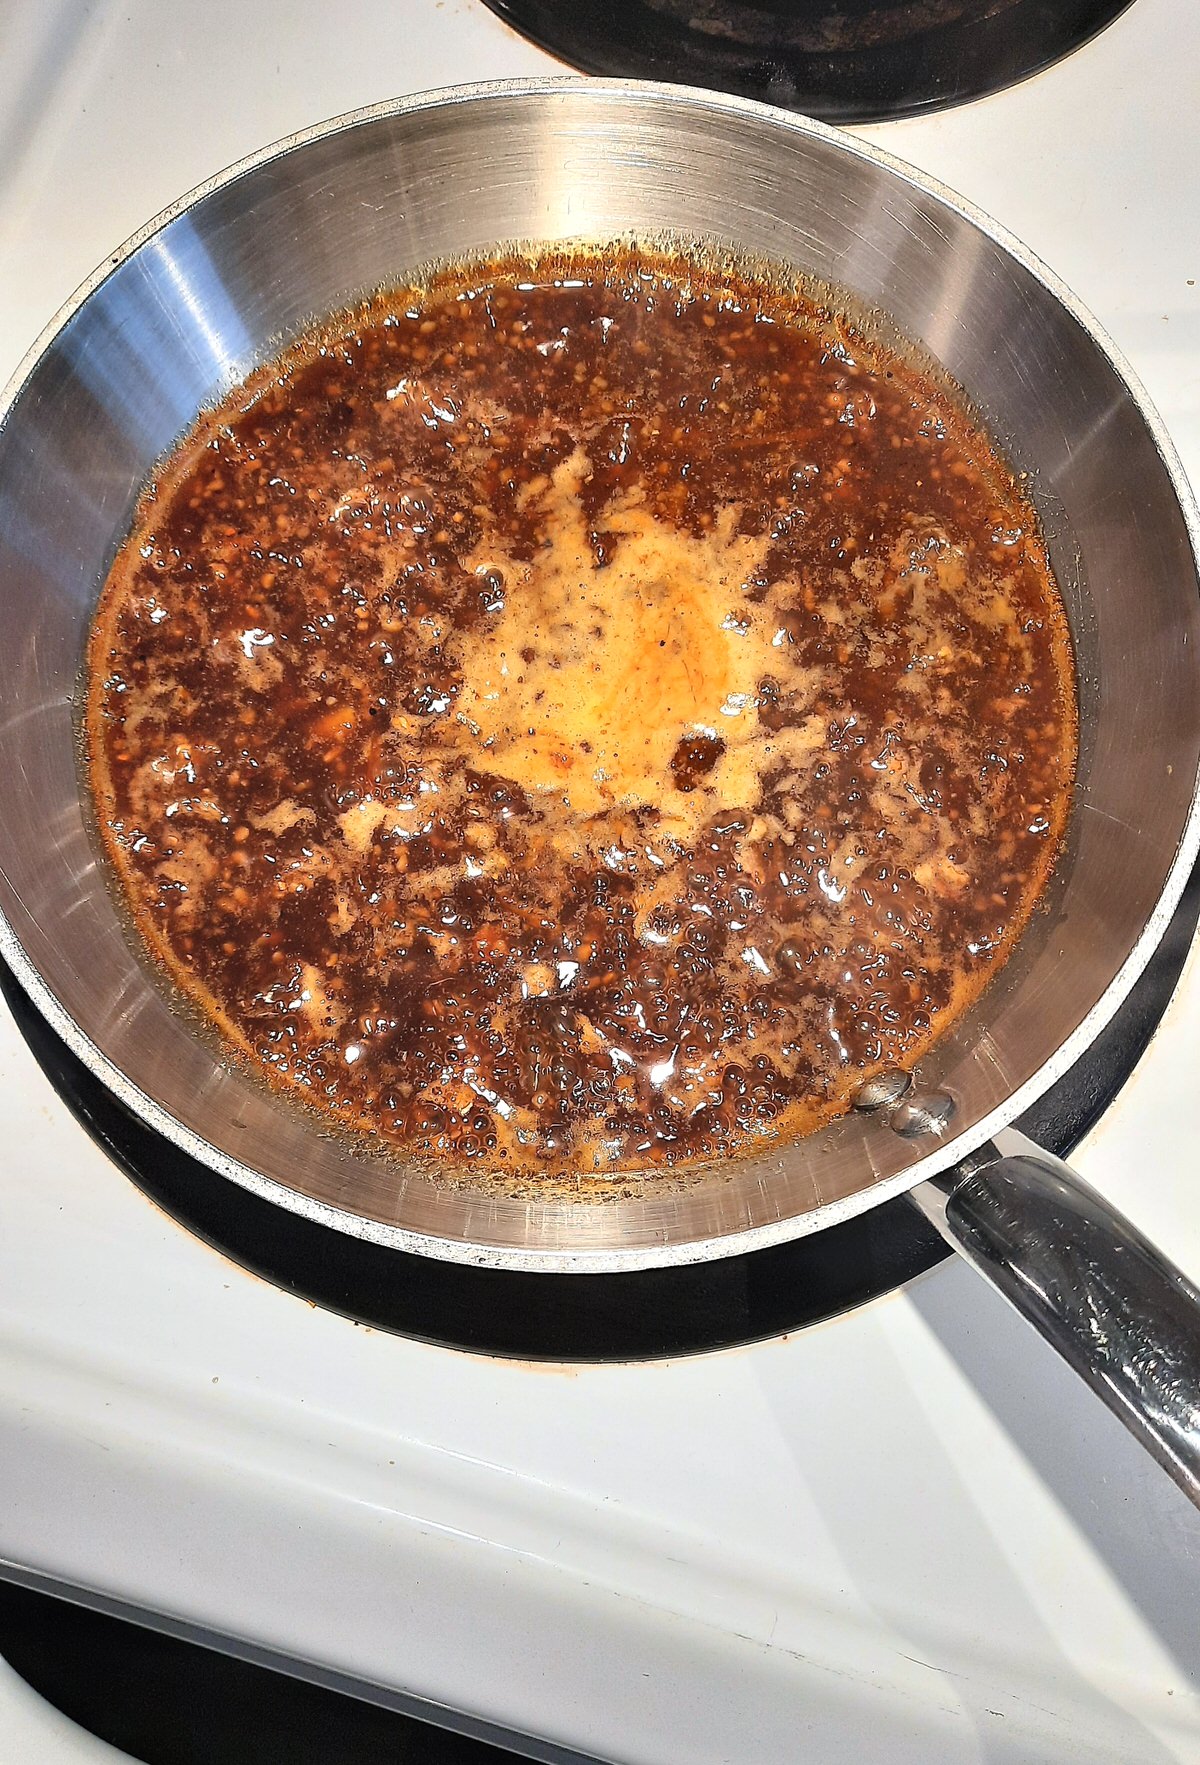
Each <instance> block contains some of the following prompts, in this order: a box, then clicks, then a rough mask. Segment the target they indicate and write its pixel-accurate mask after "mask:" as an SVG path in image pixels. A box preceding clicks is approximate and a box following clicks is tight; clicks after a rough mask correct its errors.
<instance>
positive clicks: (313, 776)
mask: <svg viewBox="0 0 1200 1765" xmlns="http://www.w3.org/2000/svg"><path fill="white" fill-rule="evenodd" d="M88 736H89V741H88V748H89V764H90V768H91V777H92V781H93V786H94V792H95V797H96V802H97V808H98V816H99V822H100V826H101V829H102V833H103V837H104V841H105V844H106V847H107V850H108V854H109V856H110V858H111V860H112V863H113V866H114V868H115V871H116V875H117V878H118V879H119V884H120V887H121V889H122V891H123V893H124V895H125V898H126V900H127V902H128V905H129V908H130V910H131V914H132V917H133V920H134V922H135V924H136V926H137V928H138V930H139V933H140V935H141V936H142V938H143V939H144V940H145V943H146V944H147V946H148V947H149V949H150V950H151V951H152V952H153V954H154V956H155V957H156V958H157V959H158V960H159V961H160V962H161V963H162V964H163V965H164V966H165V968H166V969H167V970H168V971H169V974H170V975H171V977H172V978H173V980H174V981H175V982H176V983H177V984H178V985H179V986H181V987H182V988H183V989H184V991H185V992H186V993H187V994H188V996H189V997H190V999H191V1000H192V1001H193V1003H195V1004H197V1005H198V1006H199V1007H200V1009H201V1010H202V1011H203V1012H204V1013H205V1014H206V1015H207V1016H208V1017H209V1018H210V1019H211V1020H212V1021H213V1022H215V1023H216V1025H217V1026H219V1028H220V1030H221V1031H222V1032H223V1033H224V1034H225V1036H226V1037H227V1038H229V1040H230V1042H231V1043H232V1044H234V1045H235V1046H236V1047H237V1048H238V1049H239V1050H240V1051H241V1052H242V1054H244V1055H245V1056H248V1057H249V1058H250V1059H251V1060H253V1061H254V1062H256V1063H257V1064H258V1065H259V1066H260V1067H261V1068H262V1070H263V1071H264V1072H265V1073H266V1074H267V1075H269V1077H270V1078H271V1079H272V1080H273V1081H274V1082H276V1083H278V1084H281V1085H286V1086H290V1087H294V1088H296V1089H298V1090H299V1091H300V1092H302V1093H303V1095H304V1096H305V1097H306V1098H307V1099H309V1100H310V1102H311V1103H313V1104H314V1105H317V1106H319V1107H320V1108H321V1109H322V1110H323V1111H325V1112H328V1113H329V1114H331V1115H332V1116H334V1117H336V1118H337V1119H338V1120H340V1121H342V1122H344V1123H345V1124H347V1125H348V1126H350V1127H352V1128H354V1129H355V1130H358V1131H366V1132H367V1133H369V1134H371V1135H372V1136H377V1137H380V1138H381V1139H382V1140H383V1141H384V1142H387V1143H390V1144H392V1145H394V1146H396V1147H398V1148H403V1149H404V1150H406V1151H407V1152H409V1153H415V1154H421V1155H427V1156H428V1157H430V1158H431V1159H434V1160H436V1161H437V1162H438V1163H439V1164H440V1165H441V1166H442V1167H443V1168H445V1169H449V1170H451V1171H452V1170H453V1168H454V1167H455V1166H456V1165H458V1166H461V1165H464V1164H470V1165H473V1166H475V1167H477V1168H485V1169H497V1170H509V1171H521V1172H523V1173H529V1172H535V1171H538V1170H544V1171H549V1172H561V1171H563V1170H567V1169H570V1170H574V1171H577V1172H580V1173H584V1174H600V1175H602V1174H604V1173H606V1172H610V1171H621V1170H627V1169H630V1168H641V1167H647V1166H655V1165H658V1166H672V1165H677V1164H679V1163H680V1162H682V1161H686V1160H692V1159H697V1158H704V1157H712V1156H714V1155H718V1154H726V1153H734V1152H737V1151H741V1150H745V1149H747V1148H748V1147H750V1146H751V1145H753V1144H754V1143H756V1142H758V1141H760V1140H761V1139H762V1138H763V1137H764V1136H775V1137H781V1136H792V1135H796V1134H799V1133H801V1132H804V1131H806V1130H808V1129H810V1128H812V1127H814V1126H816V1125H818V1124H819V1123H821V1122H823V1121H824V1120H826V1119H828V1118H829V1117H830V1116H832V1115H834V1114H836V1113H838V1112H839V1111H841V1110H843V1109H845V1108H846V1106H847V1104H848V1101H849V1098H850V1096H851V1094H852V1092H853V1090H854V1089H855V1088H856V1087H857V1085H858V1084H860V1083H861V1082H862V1080H863V1078H864V1077H865V1076H867V1075H868V1074H869V1073H871V1072H872V1071H874V1070H876V1069H878V1068H879V1067H881V1066H893V1065H901V1066H908V1065H911V1064H912V1063H913V1061H914V1060H915V1059H916V1058H917V1057H918V1056H919V1055H920V1054H921V1053H922V1051H923V1050H924V1049H925V1048H926V1047H927V1046H928V1045H929V1043H930V1041H931V1039H932V1038H933V1037H934V1036H935V1035H936V1034H937V1033H938V1032H939V1031H940V1030H942V1029H944V1027H945V1026H946V1025H947V1024H948V1023H950V1022H951V1021H952V1020H953V1018H954V1017H955V1016H956V1015H957V1014H958V1013H959V1012H961V1011H962V1010H963V1009H964V1008H965V1006H967V1005H968V1004H969V1003H970V1002H971V1001H972V1000H973V999H974V997H975V996H976V995H977V994H978V992H979V991H980V989H981V988H982V987H983V986H984V985H985V984H986V982H987V981H988V980H989V978H990V977H991V976H992V975H993V974H994V973H995V972H996V969H997V967H998V966H999V965H1000V963H1002V962H1003V960H1004V958H1005V956H1006V955H1007V953H1008V951H1009V949H1010V947H1011V945H1012V943H1013V941H1014V939H1015V938H1016V936H1017V934H1018V933H1019V932H1020V930H1021V928H1022V926H1023V925H1024V924H1025V922H1026V920H1027V919H1028V916H1029V913H1030V910H1031V908H1032V907H1033V905H1034V902H1035V901H1036V898H1037V896H1038V893H1039V891H1040V890H1041V888H1042V886H1043V884H1044V882H1045V880H1046V877H1047V875H1048V873H1049V870H1050V868H1051V865H1052V863H1053V860H1054V857H1055V853H1056V850H1057V847H1058V844H1059V841H1060V838H1061V835H1062V830H1063V826H1064V821H1065V818H1066V812H1067V805H1068V799H1069V794H1070V787H1071V782H1072V772H1073V765H1074V755H1075V724H1074V694H1073V684H1072V672H1071V657H1070V649H1069V643H1068V639H1067V634H1066V625H1065V619H1064V615H1063V611H1062V607H1061V604H1060V602H1059V599H1058V595H1057V592H1056V589H1055V585H1054V582H1053V579H1052V576H1051V574H1050V571H1049V568H1048V565H1047V562H1046V558H1045V554H1044V551H1043V548H1042V544H1041V540H1040V538H1039V535H1038V532H1037V529H1036V525H1035V523H1034V521H1033V518H1032V516H1031V513H1030V510H1029V508H1028V506H1027V504H1026V501H1025V499H1024V497H1023V495H1022V494H1021V491H1020V489H1019V487H1018V486H1017V485H1016V484H1015V483H1014V481H1013V478H1012V475H1011V473H1010V472H1009V471H1008V469H1007V468H1006V467H1005V465H1004V463H1003V462H1002V460H1001V459H1000V458H999V457H998V456H997V454H996V452H995V451H994V449H993V447H992V446H991V444H990V443H989V441H988V439H987V437H986V436H985V435H984V434H983V433H981V431H980V430H979V429H978V427H977V426H975V425H974V424H973V423H972V422H971V421H970V420H968V418H967V417H966V416H965V415H964V414H963V413H962V411H961V410H960V409H959V408H958V406H957V405H956V403H955V401H954V399H953V397H952V396H951V395H950V394H948V393H947V392H946V391H945V389H944V388H943V387H941V386H940V385H939V384H938V383H937V382H935V380H934V379H933V378H932V377H931V376H927V375H925V374H924V373H923V372H922V371H920V370H919V369H918V368H917V367H915V366H913V365H912V364H911V362H910V361H909V360H908V358H907V357H903V358H902V356H901V354H900V353H899V352H897V351H896V350H894V349H890V348H888V347H885V346H884V345H882V344H881V343H879V342H877V341H876V342H872V341H870V340H869V339H868V338H867V337H866V336H864V335H863V334H862V333H861V331H860V330H859V329H857V328H856V326H855V324H854V323H853V322H852V321H851V319H849V318H848V317H846V316H845V315H838V314H837V313H835V312H833V311H831V310H830V309H826V308H821V307H818V306H816V305H815V304H813V303H812V302H810V301H809V300H808V299H806V298H805V297H803V296H801V295H799V294H797V293H796V292H795V291H794V290H793V291H785V290H773V289H771V288H770V287H768V286H765V285H759V284H758V283H757V282H754V283H751V282H749V281H743V280H741V279H739V277H738V276H736V275H731V274H730V273H729V272H728V270H719V269H717V268H716V267H712V266H710V267H707V268H706V267H705V266H704V265H703V264H702V263H700V262H691V261H686V260H684V259H682V258H674V257H670V256H664V255H655V254H650V253H646V252H640V251H636V250H634V249H633V248H630V249H629V250H628V251H625V252H623V253H615V254H614V252H612V251H611V250H610V251H606V252H605V253H604V254H603V256H601V255H600V254H599V253H589V252H586V251H582V250H581V251H579V252H575V253H571V254H569V255H559V256H556V257H553V258H543V259H541V260H540V261H532V260H531V261H524V260H520V261H518V260H516V259H513V260H506V261H499V262H497V261H492V262H487V263H482V262H481V263H476V264H472V265H468V266H466V267H462V266H460V267H459V268H458V269H456V270H454V271H447V272H445V273H444V274H440V275H438V276H436V277H434V278H432V279H431V280H429V281H428V283H427V284H425V285H424V286H421V287H420V288H413V289H409V290H405V291H402V292H400V293H398V294H392V295H390V296H388V297H386V298H383V297H381V298H379V299H377V300H375V301H373V302H371V303H369V304H368V305H365V306H364V307H362V308H361V309H360V310H358V311H356V312H354V313H353V314H350V315H347V316H345V317H344V318H343V319H342V320H341V321H339V322H337V323H335V324H333V325H327V326H325V327H323V328H322V329H321V330H320V332H314V333H313V334H312V335H311V336H309V337H307V338H305V339H304V340H302V341H301V342H300V343H298V344H297V345H295V346H294V347H293V348H292V349H290V350H289V351H288V353H287V354H286V355H284V356H283V357H281V358H280V359H279V360H278V361H277V362H275V363H274V364H273V365H272V366H271V367H269V368H268V369H265V370H263V371H262V372H260V373H259V374H257V375H256V376H255V377H254V379H253V380H252V381H250V382H249V383H248V384H247V385H246V386H244V387H242V388H240V389H239V390H238V391H237V392H236V393H234V394H233V395H231V396H230V397H229V398H228V399H227V400H226V402H225V403H224V404H223V405H222V406H221V407H220V408H219V409H218V410H216V411H214V412H212V413H211V414H209V415H207V416H206V417H205V418H204V419H203V420H202V422H201V423H200V424H199V426H198V427H197V428H196V430H195V431H194V432H193V433H192V435H191V436H189V437H188V439H187V440H186V442H185V443H184V444H183V445H182V447H181V448H180V449H179V450H178V452H177V454H176V455H175V457H174V458H173V459H171V460H170V462H169V463H168V464H167V465H166V466H165V467H164V468H163V470H162V471H161V473H160V474H159V477H158V480H157V482H156V484H154V485H153V486H151V487H150V489H149V490H148V491H147V493H146V495H145V497H144V498H143V500H142V503H141V505H140V507H139V510H138V512H137V517H136V521H135V525H134V528H133V531H132V533H131V535H130V537H129V539H128V541H127V543H126V545H125V546H124V548H123V550H122V551H121V553H120V555H119V557H118V558H117V561H116V563H115V565H114V567H113V570H112V573H111V576H110V579H109V581H108V583H107V586H106V588H105V590H104V593H103V596H102V599H101V602H100V606H99V610H98V613H97V617H96V624H95V628H94V632H93V638H92V644H91V652H90V675H89V697H88Z"/></svg>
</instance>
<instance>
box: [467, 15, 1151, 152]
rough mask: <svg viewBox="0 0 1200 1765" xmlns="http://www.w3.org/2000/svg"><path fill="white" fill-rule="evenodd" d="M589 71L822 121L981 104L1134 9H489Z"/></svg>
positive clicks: (880, 117) (870, 119)
mask: <svg viewBox="0 0 1200 1765" xmlns="http://www.w3.org/2000/svg"><path fill="white" fill-rule="evenodd" d="M484 3H485V4H486V5H488V6H490V7H491V9H492V11H493V12H495V13H498V14H499V16H500V17H501V18H502V19H504V20H505V21H506V22H507V23H508V24H510V25H512V26H513V27H514V28H515V29H516V30H518V31H520V32H521V33H522V34H523V35H524V36H526V37H529V38H531V39H532V40H533V42H535V43H536V44H538V45H539V47H540V48H542V49H546V50H549V52H550V54H551V55H557V56H559V57H560V58H561V59H562V60H563V61H566V62H569V63H570V64H571V66H572V67H578V68H582V69H583V71H584V72H585V73H591V74H615V75H618V76H622V77H633V78H637V79H650V80H678V81H681V82H683V83H685V84H687V85H690V86H710V87H713V88H715V89H716V90H717V91H721V92H737V93H740V94H741V95H742V96H743V97H746V98H761V99H765V100H766V102H767V103H769V104H781V105H786V106H787V107H788V108H789V109H791V110H800V111H804V112H805V113H806V114H807V115H809V116H818V117H824V118H825V120H826V121H827V122H836V123H856V122H879V121H882V120H883V119H885V118H887V117H896V116H905V115H909V114H911V113H912V112H915V111H922V110H941V109H943V108H944V107H945V106H947V105H950V104H961V103H963V102H964V100H966V99H969V98H982V97H983V96H984V95H985V94H987V93H989V92H998V91H999V90H1000V89H1001V88H1002V87H1004V86H1011V85H1012V84H1013V82H1014V81H1016V80H1023V79H1025V78H1026V76H1027V75H1029V74H1035V73H1038V72H1039V71H1040V70H1041V69H1042V68H1044V67H1049V65H1050V64H1051V62H1054V61H1058V60H1059V59H1060V58H1061V57H1062V56H1064V55H1067V54H1069V53H1070V51H1071V50H1072V49H1077V48H1078V47H1079V45H1080V44H1081V43H1086V42H1087V40H1088V38H1089V37H1093V36H1095V34H1096V32H1097V31H1099V30H1102V29H1103V27H1104V26H1105V25H1107V24H1109V23H1110V22H1111V21H1112V20H1113V19H1114V18H1116V16H1117V14H1118V13H1120V12H1123V11H1124V10H1125V8H1126V7H1127V6H1128V5H1129V4H1130V0H571V3H570V4H569V5H564V4H563V0H484Z"/></svg>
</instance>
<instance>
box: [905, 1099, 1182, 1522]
mask: <svg viewBox="0 0 1200 1765" xmlns="http://www.w3.org/2000/svg"><path fill="white" fill-rule="evenodd" d="M1003 1139H1004V1146H1003V1150H1001V1149H1000V1148H998V1147H995V1146H989V1147H985V1148H984V1149H983V1150H982V1152H979V1153H976V1154H975V1155H974V1157H973V1158H972V1159H970V1160H969V1161H967V1163H966V1164H965V1165H961V1166H959V1167H958V1168H957V1169H955V1170H952V1171H949V1172H947V1173H945V1174H944V1175H943V1176H940V1177H935V1178H932V1179H931V1180H930V1181H928V1182H925V1183H921V1184H918V1186H917V1188H916V1189H914V1190H913V1191H912V1196H913V1200H914V1201H915V1202H916V1203H917V1205H918V1206H919V1207H920V1209H921V1211H922V1212H923V1213H924V1214H925V1215H926V1216H927V1217H928V1218H929V1219H930V1220H931V1221H932V1223H933V1224H934V1225H935V1226H936V1227H937V1229H938V1231H939V1232H941V1234H942V1236H943V1237H944V1238H945V1239H946V1240H947V1241H948V1242H949V1243H950V1244H952V1245H953V1246H954V1248H955V1249H956V1250H958V1251H960V1252H961V1254H962V1255H963V1256H965V1257H966V1259H967V1261H968V1262H969V1263H971V1264H972V1265H973V1266H974V1268H976V1269H977V1270H978V1272H979V1273H980V1274H981V1275H983V1276H984V1278H985V1279H986V1280H988V1281H990V1282H991V1284H992V1286H993V1287H995V1288H996V1290H997V1291H998V1292H999V1293H1002V1294H1003V1296H1004V1298H1005V1299H1007V1300H1009V1301H1010V1303H1011V1304H1012V1305H1014V1306H1015V1307H1016V1309H1017V1310H1018V1311H1019V1312H1020V1313H1021V1316H1022V1317H1024V1318H1026V1319H1027V1320H1028V1322H1029V1323H1031V1324H1032V1325H1033V1327H1034V1329H1036V1330H1039V1331H1040V1332H1041V1334H1042V1335H1043V1336H1044V1337H1045V1338H1046V1340H1047V1342H1049V1343H1050V1344H1051V1346H1052V1347H1054V1348H1056V1349H1057V1350H1058V1352H1059V1354H1061V1355H1062V1357H1063V1359H1064V1360H1066V1361H1067V1362H1068V1363H1069V1365H1071V1366H1072V1367H1074V1369H1075V1371H1076V1372H1077V1373H1078V1374H1079V1375H1080V1376H1081V1377H1082V1378H1083V1379H1085V1380H1086V1381H1087V1383H1088V1384H1089V1385H1090V1386H1091V1388H1092V1390H1093V1391H1094V1392H1096V1394H1097V1395H1098V1396H1099V1397H1101V1398H1103V1400H1104V1402H1105V1403H1106V1404H1107V1405H1108V1407H1109V1409H1110V1410H1112V1411H1113V1413H1114V1414H1115V1415H1117V1416H1119V1417H1120V1418H1121V1420H1122V1421H1123V1422H1124V1424H1125V1426H1126V1427H1127V1428H1128V1429H1129V1430H1130V1432H1131V1433H1132V1434H1134V1435H1136V1436H1137V1438H1138V1439H1139V1440H1140V1441H1141V1443H1142V1445H1143V1446H1145V1447H1146V1448H1147V1449H1148V1450H1149V1451H1150V1452H1151V1453H1153V1455H1154V1457H1155V1458H1156V1459H1157V1460H1158V1462H1159V1464H1160V1465H1162V1466H1163V1468H1164V1469H1165V1470H1167V1471H1168V1472H1169V1473H1170V1474H1171V1476H1172V1477H1173V1478H1174V1479H1175V1481H1176V1483H1178V1485H1179V1487H1180V1488H1181V1489H1182V1490H1183V1492H1184V1494H1185V1495H1188V1496H1190V1498H1191V1499H1192V1501H1193V1502H1195V1503H1196V1505H1197V1506H1200V1292H1198V1291H1197V1289H1196V1288H1195V1287H1194V1286H1193V1285H1192V1283H1191V1282H1190V1281H1189V1280H1188V1279H1187V1277H1186V1275H1184V1274H1182V1273H1181V1271H1180V1270H1179V1269H1177V1268H1176V1267H1175V1266H1174V1264H1173V1263H1170V1262H1168V1261H1167V1259H1166V1257H1165V1256H1163V1255H1162V1254H1161V1252H1159V1251H1157V1250H1156V1249H1155V1248H1154V1246H1153V1244H1151V1243H1150V1242H1149V1240H1148V1239H1146V1238H1144V1237H1143V1236H1142V1234H1141V1233H1140V1232H1139V1231H1138V1230H1137V1228H1136V1227H1135V1226H1134V1225H1132V1224H1131V1223H1130V1221H1129V1220H1127V1219H1126V1218H1125V1217H1124V1216H1123V1215H1122V1214H1119V1213H1118V1212H1117V1211H1116V1209H1115V1208H1113V1207H1110V1206H1109V1205H1108V1203H1107V1202H1106V1201H1105V1200H1103V1198H1102V1197H1101V1196H1099V1195H1098V1194H1097V1193H1096V1191H1095V1190H1094V1189H1092V1188H1090V1187H1089V1186H1088V1184H1086V1183H1085V1182H1083V1181H1082V1179H1081V1178H1079V1177H1077V1176H1076V1175H1075V1173H1074V1171H1072V1170H1071V1169H1070V1168H1069V1167H1068V1166H1067V1165H1065V1164H1063V1162H1062V1161H1061V1159H1058V1158H1054V1157H1052V1156H1051V1154H1050V1153H1048V1152H1043V1151H1042V1150H1041V1149H1040V1148H1039V1147H1037V1146H1035V1145H1034V1144H1033V1142H1032V1141H1030V1140H1025V1139H1024V1138H1023V1136H1021V1135H1019V1134H1016V1133H1008V1134H1005V1135H1004V1137H1003Z"/></svg>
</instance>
